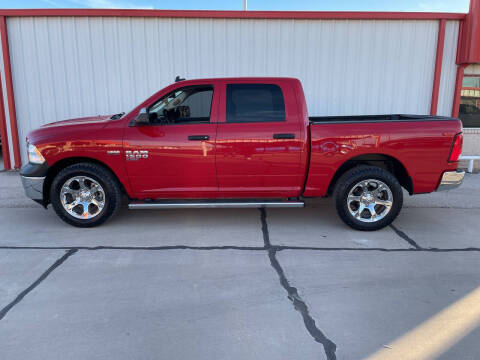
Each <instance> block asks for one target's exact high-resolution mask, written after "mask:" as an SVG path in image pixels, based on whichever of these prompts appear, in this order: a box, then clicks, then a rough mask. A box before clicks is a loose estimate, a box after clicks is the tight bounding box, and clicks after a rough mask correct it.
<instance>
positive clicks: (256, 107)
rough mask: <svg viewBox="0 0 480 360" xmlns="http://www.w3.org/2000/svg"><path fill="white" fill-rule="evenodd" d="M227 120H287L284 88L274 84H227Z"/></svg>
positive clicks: (228, 121)
mask: <svg viewBox="0 0 480 360" xmlns="http://www.w3.org/2000/svg"><path fill="white" fill-rule="evenodd" d="M226 121H227V123H239V122H271V121H285V101H284V99H283V94H282V90H281V89H280V87H279V86H278V85H273V84H227V109H226Z"/></svg>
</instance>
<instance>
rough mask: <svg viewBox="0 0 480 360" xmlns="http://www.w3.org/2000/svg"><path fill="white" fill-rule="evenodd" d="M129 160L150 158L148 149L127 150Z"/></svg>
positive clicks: (126, 154)
mask: <svg viewBox="0 0 480 360" xmlns="http://www.w3.org/2000/svg"><path fill="white" fill-rule="evenodd" d="M125 156H126V158H127V160H138V159H148V151H147V150H133V151H132V150H127V151H125Z"/></svg>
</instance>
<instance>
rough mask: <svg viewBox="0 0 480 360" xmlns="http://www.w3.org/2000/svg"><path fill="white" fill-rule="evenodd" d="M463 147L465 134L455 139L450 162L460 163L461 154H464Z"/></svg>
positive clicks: (458, 135) (456, 136)
mask: <svg viewBox="0 0 480 360" xmlns="http://www.w3.org/2000/svg"><path fill="white" fill-rule="evenodd" d="M462 145H463V134H462V133H460V134H457V135H455V137H454V138H453V145H452V151H450V157H449V158H448V161H458V158H459V156H460V154H461V153H462Z"/></svg>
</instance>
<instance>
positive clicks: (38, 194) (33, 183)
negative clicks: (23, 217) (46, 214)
mask: <svg viewBox="0 0 480 360" xmlns="http://www.w3.org/2000/svg"><path fill="white" fill-rule="evenodd" d="M20 177H21V179H22V185H23V189H24V190H25V195H27V196H28V197H29V198H30V199H32V200H43V183H44V182H45V176H43V177H30V176H22V175H21V176H20Z"/></svg>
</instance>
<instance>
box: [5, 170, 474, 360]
mask: <svg viewBox="0 0 480 360" xmlns="http://www.w3.org/2000/svg"><path fill="white" fill-rule="evenodd" d="M479 190H480V175H468V176H467V178H466V181H465V184H464V186H462V187H461V188H459V189H456V190H452V191H450V192H447V193H436V194H430V195H420V196H417V197H412V198H410V197H407V198H406V199H405V208H404V210H403V211H402V213H401V214H400V216H399V218H398V219H397V220H396V221H395V222H394V226H393V227H388V228H386V229H383V230H381V231H378V232H373V233H364V232H357V231H354V230H351V229H350V228H348V227H346V226H345V225H344V224H343V223H342V222H341V221H340V220H339V219H338V218H337V216H336V213H335V210H334V208H333V206H332V205H331V200H330V199H325V200H314V201H310V202H309V203H308V206H307V207H306V208H304V209H271V210H270V209H269V210H266V211H259V210H256V209H243V210H225V209H223V210H174V211H172V210H171V211H163V210H162V211H129V210H127V209H122V210H121V211H120V214H119V216H117V217H116V218H114V219H112V220H111V221H109V222H108V223H107V224H105V225H103V226H101V227H99V228H95V229H76V228H73V227H71V226H69V225H66V224H64V223H63V222H61V221H60V220H59V219H58V218H57V217H56V216H55V214H54V213H53V211H52V210H51V209H49V210H46V211H45V210H43V209H42V208H41V207H40V206H38V205H36V204H35V203H33V202H31V201H30V200H28V199H26V198H25V197H24V196H23V191H22V189H21V187H20V183H19V180H18V174H16V173H5V172H4V173H0V219H1V220H0V274H1V276H0V358H1V359H2V360H3V359H6V360H10V359H26V358H28V359H36V358H38V359H42V358H49V359H85V358H88V359H105V358H112V359H131V358H142V359H159V358H173V359H177V358H178V359H185V358H195V359H245V358H249V359H292V358H295V359H334V358H338V359H362V358H367V357H368V356H369V355H371V354H373V353H374V352H375V351H377V350H379V349H382V348H384V349H385V346H388V345H387V344H389V343H391V342H392V341H394V340H395V339H396V338H398V337H400V336H402V335H404V334H406V333H408V332H409V331H411V330H412V329H413V328H415V327H417V326H418V325H420V324H422V323H423V322H424V321H426V320H428V319H429V318H431V317H432V316H435V314H437V313H439V312H440V311H441V310H442V309H444V308H445V307H447V306H449V305H451V304H454V303H455V302H457V301H458V300H460V299H462V298H463V297H464V296H465V295H466V294H468V293H469V292H471V291H472V290H474V289H476V288H478V287H479V286H480V276H479V270H478V264H480V239H479V238H480V236H478V234H479V230H480V222H479V221H478V219H479V218H480V216H479V215H480V201H479V200H480V191H479ZM479 332H480V330H479V328H478V327H477V328H476V329H475V330H473V331H472V332H470V333H469V334H467V335H466V336H465V337H464V338H462V339H461V340H460V341H459V342H458V343H456V344H452V345H451V346H449V347H448V348H447V349H444V350H443V355H439V356H440V358H441V359H477V358H478V353H479V350H480V348H479V346H478V344H477V342H478V341H477V340H478V336H479V335H480V333H479Z"/></svg>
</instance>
